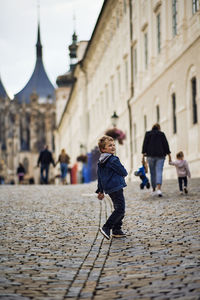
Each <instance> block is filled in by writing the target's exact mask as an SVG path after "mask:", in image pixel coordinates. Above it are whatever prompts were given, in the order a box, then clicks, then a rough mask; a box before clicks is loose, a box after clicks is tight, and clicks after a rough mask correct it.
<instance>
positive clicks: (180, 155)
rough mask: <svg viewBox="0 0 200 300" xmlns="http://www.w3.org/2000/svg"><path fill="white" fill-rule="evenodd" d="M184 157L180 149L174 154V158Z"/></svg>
mask: <svg viewBox="0 0 200 300" xmlns="http://www.w3.org/2000/svg"><path fill="white" fill-rule="evenodd" d="M183 157H184V154H183V151H180V152H178V153H177V154H176V158H177V159H180V158H183Z"/></svg>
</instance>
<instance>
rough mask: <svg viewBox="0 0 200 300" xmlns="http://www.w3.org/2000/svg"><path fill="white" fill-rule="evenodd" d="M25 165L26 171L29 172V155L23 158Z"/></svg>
mask: <svg viewBox="0 0 200 300" xmlns="http://www.w3.org/2000/svg"><path fill="white" fill-rule="evenodd" d="M23 166H24V169H25V172H26V174H27V173H28V169H29V161H28V158H27V157H25V158H24V160H23Z"/></svg>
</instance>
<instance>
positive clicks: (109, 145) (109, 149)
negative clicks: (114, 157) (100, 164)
mask: <svg viewBox="0 0 200 300" xmlns="http://www.w3.org/2000/svg"><path fill="white" fill-rule="evenodd" d="M102 152H104V153H110V154H115V142H114V141H107V142H106V145H105V148H104V149H102Z"/></svg>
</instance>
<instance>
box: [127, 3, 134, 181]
mask: <svg viewBox="0 0 200 300" xmlns="http://www.w3.org/2000/svg"><path fill="white" fill-rule="evenodd" d="M129 26H130V54H131V95H130V98H129V99H128V101H127V105H128V114H129V132H130V166H131V168H130V174H132V172H133V130H132V110H131V104H130V101H131V99H132V98H133V95H134V84H133V45H132V41H133V26H132V0H129ZM129 180H130V177H129Z"/></svg>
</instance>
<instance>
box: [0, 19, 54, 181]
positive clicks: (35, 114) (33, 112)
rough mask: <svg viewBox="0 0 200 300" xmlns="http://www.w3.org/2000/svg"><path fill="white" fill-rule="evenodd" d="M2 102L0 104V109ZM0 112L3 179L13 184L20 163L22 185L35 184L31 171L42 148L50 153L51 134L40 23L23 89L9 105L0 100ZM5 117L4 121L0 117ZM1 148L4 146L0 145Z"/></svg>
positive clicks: (35, 172)
mask: <svg viewBox="0 0 200 300" xmlns="http://www.w3.org/2000/svg"><path fill="white" fill-rule="evenodd" d="M2 96H3V97H4V99H5V98H6V99H7V94H6V92H5V89H4V87H3V85H2V83H1V82H0V98H2ZM2 101H3V100H1V102H0V105H1V103H2ZM2 112H3V110H1V111H0V120H1V121H0V122H1V123H2V124H3V121H2V119H3V118H4V123H5V124H6V125H5V128H7V129H6V130H5V139H3V137H2V138H1V140H2V141H3V140H5V141H6V143H4V142H1V141H0V143H1V147H3V148H5V149H6V150H5V151H6V161H5V163H6V166H7V169H8V171H9V172H8V173H9V174H7V178H8V180H9V181H11V180H12V181H15V182H16V181H17V179H16V169H17V166H18V164H19V163H22V164H23V165H24V167H25V170H26V176H25V181H26V182H27V183H28V181H29V179H32V180H33V179H34V182H35V183H39V181H40V174H39V169H37V168H35V166H36V165H37V159H38V156H39V152H40V151H41V150H42V149H43V147H44V146H45V145H48V146H49V149H50V150H51V151H53V152H54V148H55V145H54V130H55V89H54V86H53V85H52V83H51V82H50V80H49V78H48V76H47V73H46V71H45V68H44V64H43V56H42V44H41V34H40V23H39V22H38V28H37V43H36V63H35V67H34V70H33V73H32V76H31V77H30V79H29V81H28V82H27V84H26V85H25V87H24V88H23V89H22V90H21V91H19V92H18V93H17V94H15V96H14V99H13V101H10V100H6V101H5V100H4V113H2ZM4 116H5V117H4ZM4 144H5V145H4ZM50 171H51V173H50V177H49V178H50V180H51V179H52V182H53V180H54V171H53V170H52V169H51V170H50Z"/></svg>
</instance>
